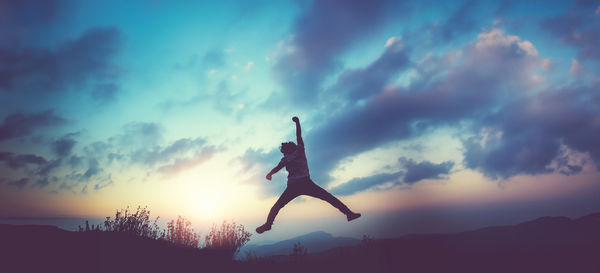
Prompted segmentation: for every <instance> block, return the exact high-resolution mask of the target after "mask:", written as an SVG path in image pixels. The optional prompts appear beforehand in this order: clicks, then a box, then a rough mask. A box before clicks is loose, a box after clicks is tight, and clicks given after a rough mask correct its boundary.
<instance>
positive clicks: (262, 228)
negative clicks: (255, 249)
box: [256, 224, 271, 234]
mask: <svg viewBox="0 0 600 273" xmlns="http://www.w3.org/2000/svg"><path fill="white" fill-rule="evenodd" d="M267 230H271V225H269V224H264V225H262V226H260V227H257V228H256V233H258V234H261V233H263V232H265V231H267Z"/></svg>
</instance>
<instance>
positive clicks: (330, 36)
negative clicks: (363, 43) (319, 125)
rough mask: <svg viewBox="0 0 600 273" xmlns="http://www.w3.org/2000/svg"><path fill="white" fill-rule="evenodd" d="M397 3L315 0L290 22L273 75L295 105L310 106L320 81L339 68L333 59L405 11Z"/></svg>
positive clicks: (317, 92)
mask: <svg viewBox="0 0 600 273" xmlns="http://www.w3.org/2000/svg"><path fill="white" fill-rule="evenodd" d="M399 6H400V2H399V1H369V2H364V1H337V0H326V1H315V2H314V3H313V6H312V7H310V8H308V9H307V10H306V12H304V13H303V14H301V15H300V17H299V18H298V19H297V20H296V21H295V23H294V29H293V33H294V37H293V38H292V39H291V40H290V41H288V42H287V44H286V45H284V47H285V48H291V49H292V51H291V52H288V51H286V52H285V53H284V54H283V55H282V56H279V59H278V60H277V63H276V64H275V66H274V67H273V70H272V71H273V75H274V76H275V79H276V80H277V81H278V82H280V83H281V84H282V85H283V86H284V87H285V88H286V89H287V90H288V92H289V93H286V94H289V95H290V96H291V97H290V98H289V99H291V101H293V102H294V103H295V104H306V103H312V102H314V101H315V99H316V98H317V96H318V94H319V91H320V90H321V82H322V81H323V79H324V78H325V77H326V76H327V75H329V74H330V73H332V72H334V71H337V70H339V69H340V68H341V64H340V63H339V61H338V60H337V59H336V57H337V56H339V55H340V54H341V53H343V52H344V50H345V49H347V48H348V47H349V46H350V45H352V44H353V43H355V42H357V41H358V40H360V39H361V38H363V37H364V36H366V35H368V34H369V33H371V32H373V31H376V30H377V28H378V27H379V26H381V25H382V24H383V23H384V22H385V21H386V20H387V19H388V18H389V17H390V15H392V10H393V12H395V14H394V15H396V16H398V15H401V14H403V13H404V12H406V10H405V7H399Z"/></svg>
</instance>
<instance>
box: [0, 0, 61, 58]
mask: <svg viewBox="0 0 600 273" xmlns="http://www.w3.org/2000/svg"><path fill="white" fill-rule="evenodd" d="M0 14H1V16H2V20H1V21H0V37H2V39H0V47H6V48H10V47H13V48H15V47H19V46H21V45H22V44H23V42H24V41H26V40H30V39H35V38H37V37H40V36H43V34H45V33H44V32H45V31H47V30H48V25H50V24H52V23H53V22H54V21H55V20H56V18H58V17H59V16H60V15H62V10H61V9H60V5H59V4H58V3H57V1H54V0H49V1H43V2H39V1H35V0H5V1H1V2H0Z"/></svg>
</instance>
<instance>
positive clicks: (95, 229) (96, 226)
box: [79, 220, 102, 232]
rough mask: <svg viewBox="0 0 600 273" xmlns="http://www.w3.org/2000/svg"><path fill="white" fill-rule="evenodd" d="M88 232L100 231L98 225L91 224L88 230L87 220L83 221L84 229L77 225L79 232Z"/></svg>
mask: <svg viewBox="0 0 600 273" xmlns="http://www.w3.org/2000/svg"><path fill="white" fill-rule="evenodd" d="M90 231H102V229H101V227H100V225H99V224H98V225H95V226H94V224H92V227H91V228H90V224H89V223H88V221H87V220H85V229H84V228H82V227H81V225H79V232H90Z"/></svg>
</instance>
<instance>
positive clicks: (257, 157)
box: [236, 148, 310, 197]
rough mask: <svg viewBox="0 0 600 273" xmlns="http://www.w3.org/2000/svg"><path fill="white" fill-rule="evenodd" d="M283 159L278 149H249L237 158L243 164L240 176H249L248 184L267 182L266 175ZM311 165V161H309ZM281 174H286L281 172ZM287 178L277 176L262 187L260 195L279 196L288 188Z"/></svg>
mask: <svg viewBox="0 0 600 273" xmlns="http://www.w3.org/2000/svg"><path fill="white" fill-rule="evenodd" d="M282 157H283V155H282V154H281V152H280V151H279V150H278V149H272V150H270V151H264V150H257V149H252V148H249V149H247V150H246V151H245V152H244V154H243V155H241V156H240V157H238V158H236V160H237V161H239V162H240V163H241V164H242V169H241V170H240V173H239V175H241V176H242V175H248V174H250V175H251V177H250V178H249V179H247V182H253V183H254V182H258V181H259V182H265V181H267V180H266V179H265V176H266V174H267V173H268V172H269V171H270V170H271V169H272V168H273V167H275V166H276V165H277V163H279V160H280V159H281V158H282ZM308 161H309V164H310V159H309V160H308ZM281 172H285V171H284V170H281V171H280V173H281ZM284 179H285V177H284V176H283V175H281V174H280V175H275V176H274V177H273V180H272V181H267V182H265V183H264V184H263V185H261V186H260V190H261V191H260V194H261V195H262V196H263V197H265V196H267V197H270V196H274V195H279V194H281V192H283V190H284V189H285V187H286V182H285V181H284Z"/></svg>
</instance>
